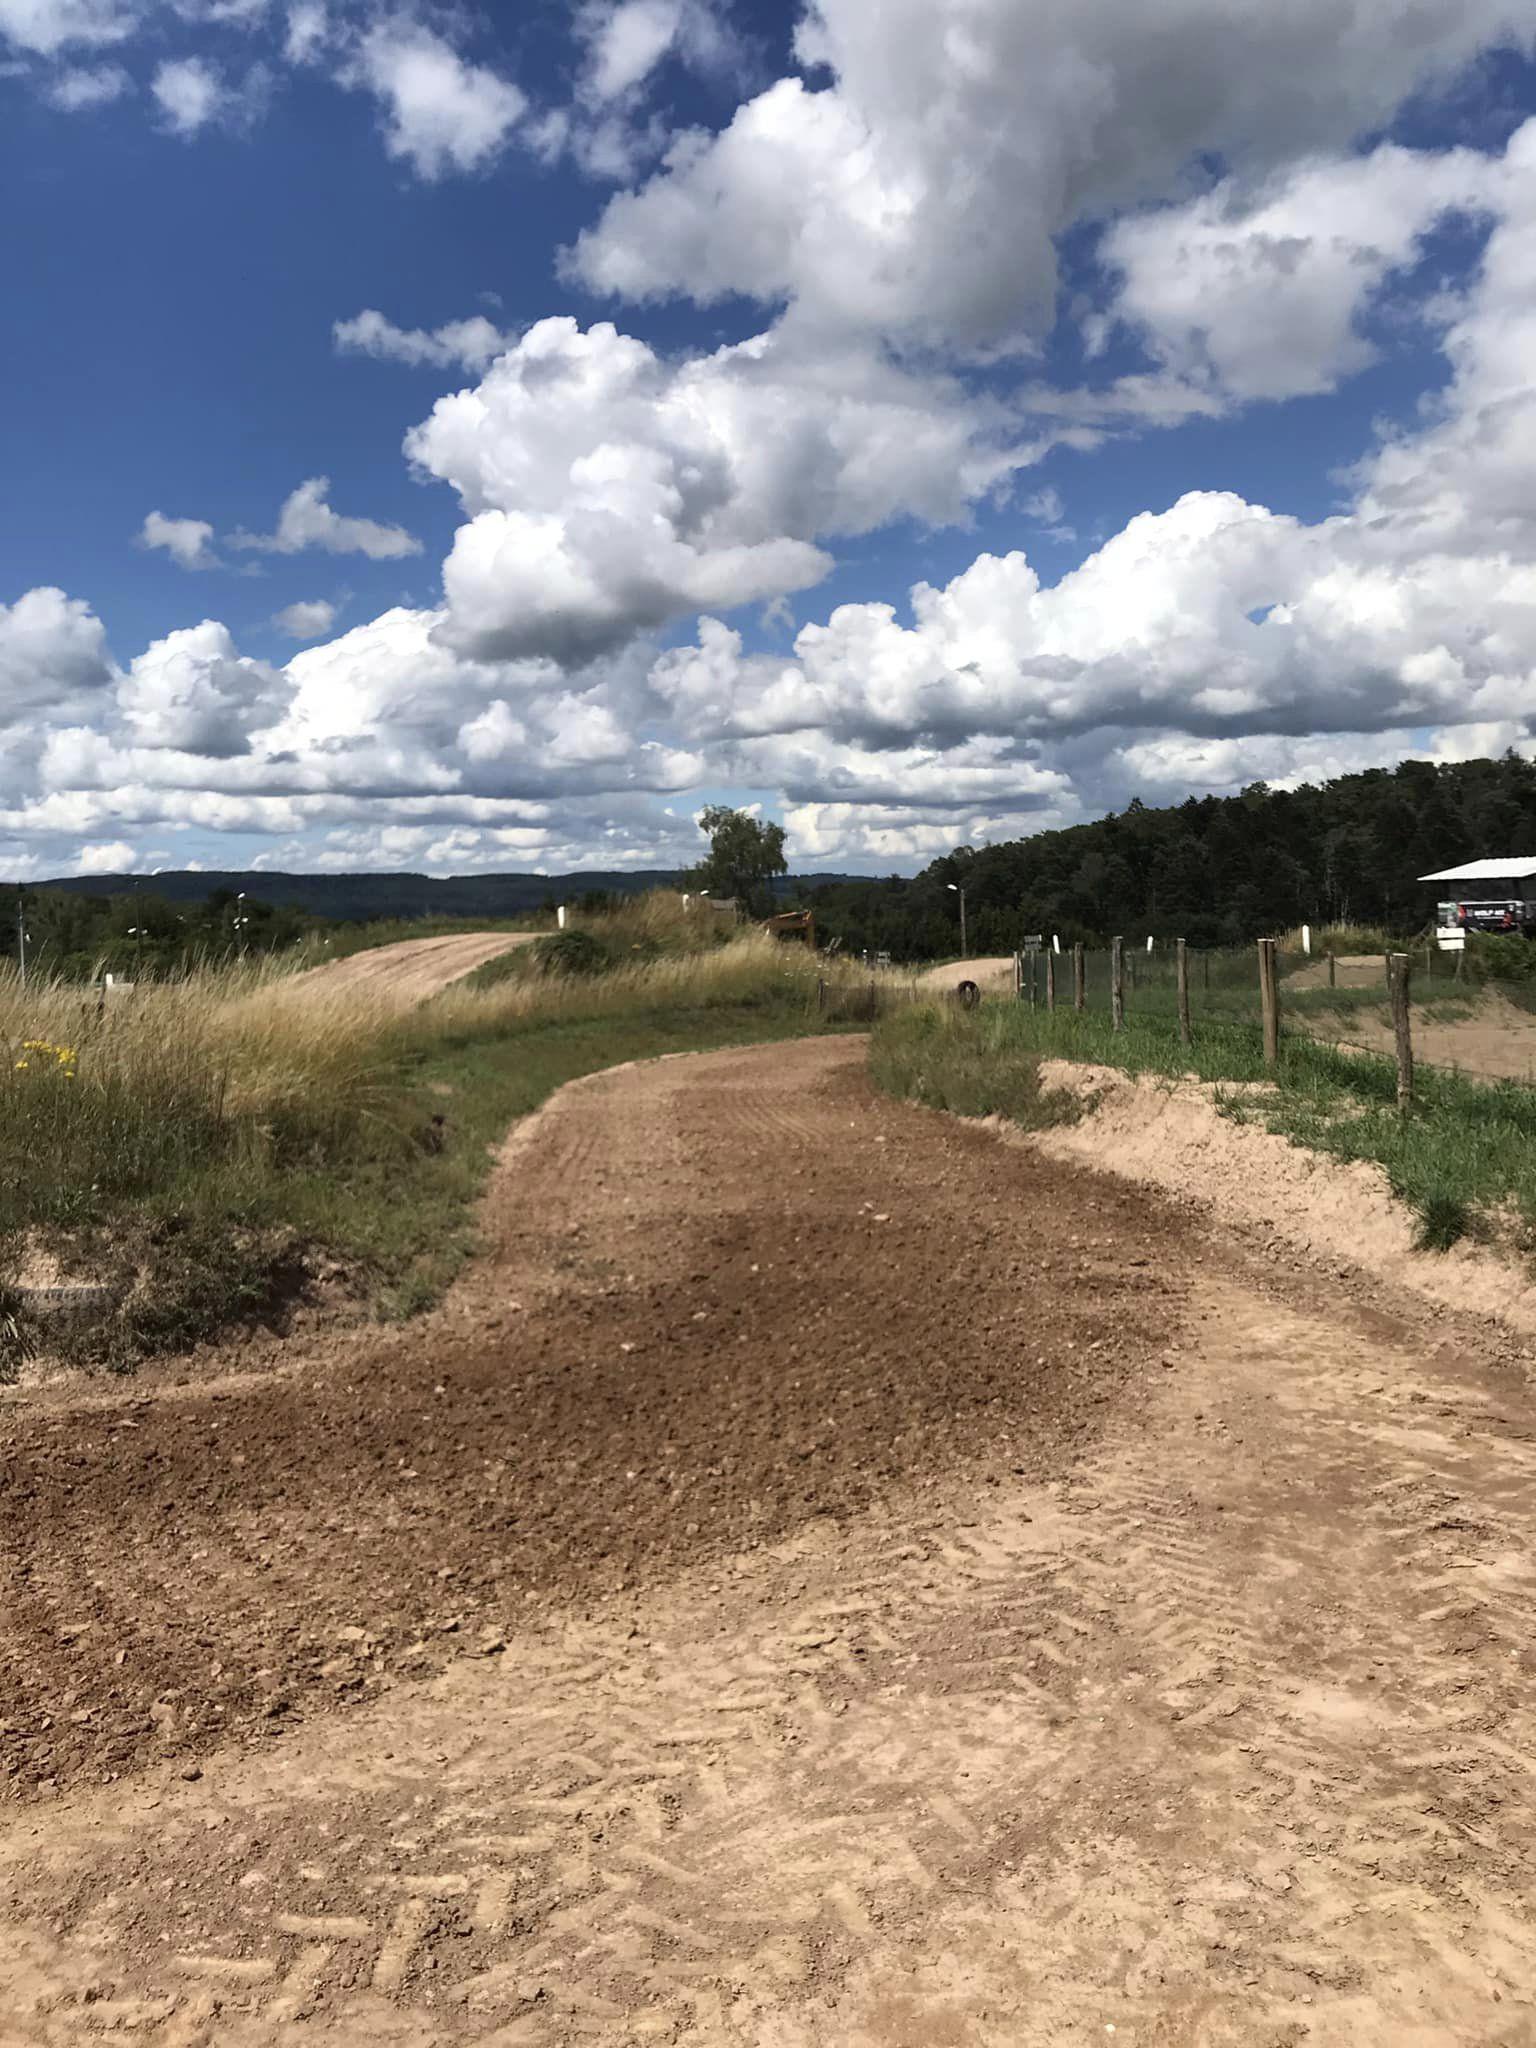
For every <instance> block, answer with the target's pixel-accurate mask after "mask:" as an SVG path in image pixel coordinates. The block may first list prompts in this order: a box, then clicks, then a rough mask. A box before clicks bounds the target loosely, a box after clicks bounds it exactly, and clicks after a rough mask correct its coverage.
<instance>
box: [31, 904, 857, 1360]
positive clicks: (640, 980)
mask: <svg viewBox="0 0 1536 2048" xmlns="http://www.w3.org/2000/svg"><path fill="white" fill-rule="evenodd" d="M669 914H670V913H668V914H662V913H657V914H655V919H654V921H656V922H658V923H661V924H665V922H666V921H667V915H669ZM641 915H642V913H640V912H639V911H635V912H631V913H630V916H631V918H632V919H639V918H640V917H641ZM621 922H622V920H621ZM524 950H525V951H529V950H532V949H524ZM610 954H611V957H612V958H613V959H615V960H617V961H619V963H620V964H616V965H613V966H611V967H609V968H608V969H607V971H605V972H602V973H599V974H596V975H567V974H559V973H547V972H545V973H541V972H539V971H537V970H536V969H535V970H533V971H531V972H529V971H524V972H522V973H521V974H519V975H516V976H509V977H506V978H503V979H502V980H500V981H495V982H492V983H491V984H490V985H488V986H479V987H476V986H471V985H465V984H462V983H461V984H458V985H456V986H454V987H452V988H449V989H447V990H445V991H443V993H441V994H440V995H438V996H436V997H434V998H432V999H431V1000H430V1001H429V1002H426V1003H423V1004H421V1005H420V1006H419V1007H418V1008H416V1009H414V1010H411V1011H408V1012H406V1013H404V1014H401V1012H400V1011H399V1010H398V1009H397V1008H395V1007H393V1006H392V1005H391V1004H390V1003H389V1002H387V1001H382V1000H380V999H379V997H378V996H377V995H376V994H371V993H369V992H368V991H367V990H366V989H359V988H357V987H355V986H345V985H344V986H342V987H339V988H331V987H329V986H328V985H325V984H322V983H310V982H309V980H308V977H306V976H303V975H294V974H291V973H287V972H284V971H281V970H280V969H278V968H277V967H275V966H273V965H271V964H269V963H256V962H246V963H243V964H234V965H230V966H226V967H225V968H223V969H221V970H217V971H207V972H203V973H199V974H195V975H193V976H190V977H188V978H187V979H185V980H183V981H181V982H178V983H169V984H165V985H163V986H146V987H145V988H143V989H141V990H140V991H138V992H137V993H136V994H135V995H134V997H133V998H132V999H131V1000H128V1001H125V1002H123V1003H121V1004H119V1003H116V1002H113V1003H109V1004H107V1005H105V1006H104V1007H103V1006H100V1005H98V1004H97V1002H96V1001H95V1000H94V998H93V997H92V996H91V994H90V992H89V991H86V990H82V989H81V988H79V987H72V986H70V985H68V984H64V983H42V982H34V983H33V985H32V986H31V987H29V988H28V989H26V990H25V991H23V990H22V989H21V988H20V987H19V985H18V983H17V981H16V978H15V976H14V975H13V974H11V975H0V1041H3V1043H4V1045H5V1046H6V1047H8V1048H9V1049H10V1057H9V1058H8V1059H5V1060H3V1061H0V1282H3V1281H5V1280H6V1279H10V1280H14V1279H15V1278H16V1277H17V1276H18V1275H19V1274H21V1273H22V1272H23V1269H24V1268H25V1267H26V1266H27V1264H28V1262H32V1263H33V1264H35V1262H36V1258H37V1255H38V1254H39V1253H43V1254H45V1255H46V1256H47V1257H48V1258H49V1259H51V1260H54V1261H57V1262H58V1263H59V1264H60V1265H61V1266H62V1267H64V1268H65V1269H67V1270H71V1271H72V1272H73V1273H75V1274H77V1275H78V1276H79V1277H83V1278H90V1279H92V1280H99V1279H107V1280H111V1279H113V1278H117V1279H119V1280H120V1281H123V1282H125V1283H126V1282H129V1281H132V1283H133V1284H132V1287H131V1291H130V1292H129V1295H128V1298H127V1301H126V1303H125V1306H124V1308H123V1310H122V1311H121V1313H120V1314H118V1315H117V1316H115V1317H114V1318H113V1319H112V1320H111V1322H110V1323H108V1324H106V1325H103V1326H102V1327H101V1329H100V1330H99V1331H97V1332H96V1333H95V1334H92V1333H91V1332H89V1331H82V1332H81V1333H79V1334H78V1335H77V1336H76V1337H75V1338H73V1339H72V1342H73V1344H74V1355H75V1356H77V1357H80V1358H83V1359H92V1358H94V1359H96V1360H98V1361H100V1362H103V1363H107V1364H110V1365H116V1366H123V1365H129V1364H131V1363H133V1362H134V1360H135V1359H137V1358H141V1357H144V1356H147V1355H150V1354H153V1353H155V1352H157V1351H163V1350H167V1349H173V1348H177V1347H180V1346H184V1345H186V1344H188V1343H190V1342H193V1341H196V1340H197V1339H199V1338H202V1337H205V1336H207V1335H210V1334H212V1333H214V1332H215V1331H217V1330H218V1329H219V1328H221V1327H223V1326H224V1325H225V1324H227V1323H229V1322H231V1321H236V1320H240V1319H242V1318H244V1319H254V1320H260V1319H262V1318H277V1317H280V1316H281V1315H282V1313H283V1312H284V1310H285V1307H286V1305H287V1304H288V1303H289V1302H290V1301H291V1299H292V1298H293V1297H294V1296H296V1295H300V1296H302V1295H304V1294H305V1293H306V1292H308V1291H310V1290H311V1289H312V1286H313V1282H314V1279H315V1276H316V1274H317V1273H324V1272H326V1271H327V1270H328V1269H330V1270H331V1271H332V1272H333V1279H332V1283H331V1284H332V1287H333V1290H334V1289H339V1290H344V1291H349V1292H350V1293H351V1294H353V1295H354V1296H356V1297H357V1298H358V1300H359V1301H360V1302H362V1303H365V1304H366V1305H367V1306H369V1307H371V1308H373V1309H375V1310H377V1311H379V1312H382V1313H401V1312H407V1311H410V1310H412V1309H415V1308H419V1307H420V1306H422V1305H423V1304H424V1303H425V1302H427V1301H429V1300H431V1299H433V1298H435V1296H436V1294H437V1293H438V1292H439V1291H440V1290H441V1288H442V1286H443V1285H444V1283H445V1282H446V1280H447V1279H448V1278H449V1277H450V1276H451V1274H452V1272H453V1271H454V1270H455V1268H456V1266H457V1264H458V1263H459V1261H460V1260H461V1259H462V1258H463V1256H464V1255H465V1252H466V1250H467V1248H468V1247H469V1245H470V1244H471V1242H472V1240H473V1228H474V1225H473V1209H472V1204H473V1197H474V1195H475V1194H476V1192H477V1190H478V1188H479V1187H480V1185H481V1183H482V1181H483V1179H484V1176H485V1173H486V1171H487V1166H488V1159H489V1151H490V1147H491V1145H492V1143H493V1141H494V1140H495V1139H497V1138H498V1137H499V1136H500V1135H501V1134H502V1133H503V1132H504V1131H505V1129H506V1127H507V1125H508V1123H509V1122H510V1121H511V1120H512V1119H513V1118H515V1117H516V1116H518V1115H521V1114H523V1113H524V1112H526V1111H527V1110H529V1109H531V1108H532V1107H534V1106H535V1105H536V1104H537V1103H538V1102H539V1101H540V1100H542V1098H543V1097H544V1095H546V1094H547V1093H548V1092H549V1090H550V1089H551V1088H553V1087H556V1086H558V1085H559V1084H560V1083H561V1082H563V1081H566V1080H568V1079H570V1078H572V1077H573V1076H574V1075H577V1074H581V1073H586V1072H589V1071H591V1070H593V1069H595V1068H598V1067H603V1066H609V1065H612V1064H613V1063H615V1062H616V1061H619V1060H625V1059H633V1058H638V1057H644V1056H648V1055H650V1054H652V1053H656V1052H662V1051H675V1050H683V1049H687V1048H690V1047H704V1046H712V1045H728V1044H737V1043H742V1042H745V1041H748V1040H751V1039H758V1038H771V1037H775V1036H779V1035H787V1034H791V1033H797V1032H802V1031H808V1030H815V1029H817V1028H819V1024H820V1019H819V1015H818V1012H817V1007H816V996H815V987H816V980H817V975H818V966H817V963H816V961H815V960H814V958H813V957H812V956H811V955H810V954H809V953H808V952H806V950H805V949H803V948H800V947H794V946H786V945H778V944H775V943H774V942H773V941H772V940H769V939H767V938H764V937H763V936H761V935H760V934H756V933H751V934H744V935H741V936H739V937H735V938H733V939H731V940H730V941H729V942H727V943H723V944H716V943H710V944H708V945H707V946H705V945H702V944H701V945H699V946H697V947H695V948H691V949H689V950H681V949H679V950H673V951H665V950H662V949H661V947H660V944H659V942H658V944H657V946H656V948H655V949H654V950H650V949H648V950H646V951H645V952H644V953H643V954H640V955H636V954H634V953H631V954H630V955H628V956H624V957H621V956H620V955H619V953H618V951H617V949H616V947H615V946H613V945H612V944H611V943H610ZM29 1040H30V1041H34V1042H35V1044H36V1046H37V1048H38V1050H36V1051H33V1052H28V1051H27V1050H26V1042H27V1041H29Z"/></svg>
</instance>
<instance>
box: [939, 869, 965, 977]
mask: <svg viewBox="0 0 1536 2048" xmlns="http://www.w3.org/2000/svg"><path fill="white" fill-rule="evenodd" d="M944 886H945V888H946V889H951V890H953V892H954V893H955V895H957V896H958V897H959V898H960V958H961V959H962V960H969V959H970V957H971V949H970V947H969V946H968V945H967V944H966V943H965V891H964V889H962V888H961V886H960V884H959V883H958V882H946V883H945V884H944Z"/></svg>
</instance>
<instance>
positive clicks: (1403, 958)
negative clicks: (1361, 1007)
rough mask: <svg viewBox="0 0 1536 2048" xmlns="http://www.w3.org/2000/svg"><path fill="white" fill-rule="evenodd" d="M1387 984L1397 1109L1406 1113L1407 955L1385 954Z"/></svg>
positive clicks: (1409, 1090) (1409, 1076)
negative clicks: (1389, 998)
mask: <svg viewBox="0 0 1536 2048" xmlns="http://www.w3.org/2000/svg"><path fill="white" fill-rule="evenodd" d="M1387 969H1388V983H1387V986H1388V988H1389V990H1390V991H1391V996H1392V1029H1393V1033H1394V1035H1395V1037H1396V1039H1397V1106H1398V1108H1399V1109H1400V1110H1403V1111H1405V1112H1406V1111H1407V1110H1408V1109H1410V1108H1411V1107H1412V1105H1413V1023H1412V1019H1411V1017H1410V1015H1409V1010H1408V977H1409V973H1410V971H1411V970H1410V967H1409V961H1408V955H1407V954H1406V953H1389V954H1388V955H1387Z"/></svg>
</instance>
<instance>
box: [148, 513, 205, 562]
mask: <svg viewBox="0 0 1536 2048" xmlns="http://www.w3.org/2000/svg"><path fill="white" fill-rule="evenodd" d="M137 537H138V543H139V546H140V547H142V548H163V549H164V550H165V552H166V553H167V554H168V555H169V556H170V558H171V560H172V561H173V562H177V563H179V564H180V566H181V567H182V568H183V569H212V568H214V567H215V566H216V565H217V563H218V556H217V555H216V554H215V553H214V549H213V528H212V526H211V525H210V524H209V523H208V521H207V520H206V519H168V518H167V517H166V515H165V514H164V513H163V512H150V513H147V514H146V515H145V519H144V524H143V525H142V526H141V527H140V528H139V532H138V536H137Z"/></svg>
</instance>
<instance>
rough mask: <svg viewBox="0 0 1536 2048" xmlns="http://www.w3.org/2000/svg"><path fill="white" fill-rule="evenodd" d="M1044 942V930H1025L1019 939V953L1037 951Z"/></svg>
mask: <svg viewBox="0 0 1536 2048" xmlns="http://www.w3.org/2000/svg"><path fill="white" fill-rule="evenodd" d="M1044 944H1045V933H1044V932H1026V933H1025V934H1024V936H1023V938H1022V939H1021V940H1020V941H1019V950H1020V952H1021V953H1038V952H1039V951H1040V948H1041V947H1042V946H1043V945H1044Z"/></svg>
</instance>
